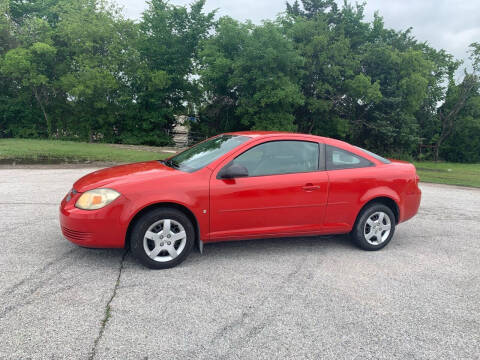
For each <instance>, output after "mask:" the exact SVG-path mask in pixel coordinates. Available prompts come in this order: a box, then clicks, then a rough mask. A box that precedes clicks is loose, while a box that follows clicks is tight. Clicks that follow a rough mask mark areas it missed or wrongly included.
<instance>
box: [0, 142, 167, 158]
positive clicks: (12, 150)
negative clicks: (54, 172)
mask: <svg viewBox="0 0 480 360" xmlns="http://www.w3.org/2000/svg"><path fill="white" fill-rule="evenodd" d="M170 155H171V154H168V153H162V152H155V151H148V150H144V149H138V150H136V149H121V148H116V147H114V146H111V145H109V144H90V143H82V142H75V141H58V140H30V139H28V140H27V139H0V163H3V164H11V163H13V162H16V163H18V164H58V163H88V162H113V163H126V162H137V161H148V160H159V159H164V158H166V157H168V156H170Z"/></svg>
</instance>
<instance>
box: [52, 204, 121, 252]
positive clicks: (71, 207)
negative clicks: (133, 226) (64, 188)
mask: <svg viewBox="0 0 480 360" xmlns="http://www.w3.org/2000/svg"><path fill="white" fill-rule="evenodd" d="M80 195H81V194H76V195H74V196H72V197H71V198H69V197H67V196H65V198H64V199H63V200H62V202H61V204H60V226H61V229H62V233H63V236H64V237H65V238H66V239H67V240H69V241H71V242H72V243H74V244H77V245H80V246H84V247H92V248H123V247H124V246H125V234H126V231H127V227H128V219H127V218H126V217H125V216H124V214H125V209H126V208H127V204H128V200H127V199H126V198H125V197H123V196H119V197H118V198H117V199H116V200H115V201H113V202H112V203H110V204H108V205H107V206H105V207H104V208H102V209H98V210H82V209H78V208H76V207H75V203H76V201H77V199H78V198H79V197H80ZM67 198H68V199H69V200H68V201H67Z"/></svg>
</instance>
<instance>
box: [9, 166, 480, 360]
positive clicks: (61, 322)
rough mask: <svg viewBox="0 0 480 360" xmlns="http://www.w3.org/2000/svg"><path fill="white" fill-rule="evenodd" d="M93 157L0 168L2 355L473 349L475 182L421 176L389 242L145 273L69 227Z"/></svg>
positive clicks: (250, 355)
mask: <svg viewBox="0 0 480 360" xmlns="http://www.w3.org/2000/svg"><path fill="white" fill-rule="evenodd" d="M90 171H93V169H71V168H70V169H60V168H53V169H47V168H45V169H43V168H38V167H37V168H36V169H0V235H1V238H0V244H1V248H0V249H1V250H0V359H169V360H170V359H255V360H260V359H479V358H480V235H479V234H480V190H479V189H469V188H461V187H453V186H442V185H431V184H422V185H421V188H422V191H423V200H422V205H421V208H420V211H419V214H418V215H417V216H416V217H415V218H414V219H412V220H410V221H408V222H406V223H404V224H400V225H399V226H398V227H397V231H396V233H395V236H394V238H393V240H392V242H391V243H390V244H389V245H388V246H387V247H386V248H385V249H383V250H382V251H378V252H366V251H361V250H358V249H357V248H355V247H354V246H352V245H351V244H350V242H349V240H348V238H347V237H345V236H335V237H310V238H307V237H303V238H295V239H268V240H253V241H243V242H242V241H239V242H230V243H219V244H213V245H206V246H205V252H204V254H203V255H200V254H199V253H197V252H195V253H192V254H191V255H190V257H189V258H188V259H187V260H186V261H185V262H184V263H182V264H181V265H180V266H179V267H177V268H173V269H169V270H162V271H152V270H148V269H146V268H144V267H142V266H141V265H140V264H139V263H138V262H137V261H136V260H135V259H134V258H132V256H131V254H130V253H125V251H123V250H92V249H84V248H80V247H78V246H75V245H73V244H71V243H69V242H68V241H67V240H65V239H63V238H62V234H61V232H60V228H59V224H58V205H59V202H60V200H61V198H62V197H63V196H64V195H65V193H66V192H67V191H68V190H69V189H70V188H71V185H72V183H73V182H74V181H75V180H76V179H77V178H79V177H80V176H82V175H84V174H85V173H87V172H90Z"/></svg>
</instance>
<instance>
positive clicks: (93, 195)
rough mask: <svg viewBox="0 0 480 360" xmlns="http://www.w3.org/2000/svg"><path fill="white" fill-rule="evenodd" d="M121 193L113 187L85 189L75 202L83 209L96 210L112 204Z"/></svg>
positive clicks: (76, 205)
mask: <svg viewBox="0 0 480 360" xmlns="http://www.w3.org/2000/svg"><path fill="white" fill-rule="evenodd" d="M119 196H120V194H119V193H118V192H116V191H115V190H112V189H94V190H89V191H85V192H84V193H83V194H82V195H81V196H80V197H79V198H78V200H77V202H76V203H75V207H77V208H79V209H83V210H96V209H101V208H103V207H104V206H107V205H108V204H110V203H111V202H112V201H113V200H115V199H116V198H117V197H119Z"/></svg>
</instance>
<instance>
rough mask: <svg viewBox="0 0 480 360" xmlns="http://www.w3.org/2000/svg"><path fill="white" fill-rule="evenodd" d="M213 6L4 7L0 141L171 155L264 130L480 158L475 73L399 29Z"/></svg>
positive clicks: (352, 8)
mask: <svg viewBox="0 0 480 360" xmlns="http://www.w3.org/2000/svg"><path fill="white" fill-rule="evenodd" d="M204 5H205V0H196V1H194V2H193V3H192V4H191V5H190V6H189V7H185V6H174V5H171V4H170V3H169V2H168V1H166V0H152V1H150V2H149V6H148V8H147V10H146V11H145V12H144V13H143V15H142V17H141V19H140V20H139V21H132V20H128V19H125V18H123V17H122V15H121V12H120V11H119V9H118V8H117V7H116V6H115V5H112V4H111V3H110V2H108V1H106V0H77V1H68V0H43V1H36V0H0V137H50V138H69V139H79V140H89V141H108V142H123V143H131V144H152V145H162V144H168V143H169V142H170V141H171V140H170V133H171V128H172V125H173V123H174V117H175V115H192V116H195V117H196V118H197V119H198V120H197V121H196V122H195V123H192V124H191V127H192V131H193V132H194V133H195V134H199V135H200V136H210V135H214V134H217V133H220V132H226V131H235V130H247V129H261V130H284V131H300V132H306V133H313V134H318V135H324V136H330V137H335V138H339V139H344V140H347V141H350V142H352V143H355V144H357V145H361V146H364V147H367V148H369V149H372V150H374V151H378V152H381V153H382V154H385V155H395V156H406V157H411V156H420V157H426V156H430V157H432V158H436V159H437V158H439V157H441V158H443V159H447V160H451V161H480V155H479V154H480V123H479V119H480V100H479V96H480V95H479V82H480V81H479V72H480V44H479V43H474V44H472V45H471V56H472V58H471V59H472V64H473V66H472V69H471V70H469V71H467V70H465V72H464V75H463V78H462V79H460V80H459V79H455V74H458V70H459V69H460V67H461V66H462V63H461V62H460V61H458V60H456V59H454V57H453V56H452V55H450V54H448V53H447V52H446V51H444V50H437V49H434V48H432V47H431V46H429V45H428V44H427V43H423V42H419V41H418V40H416V39H415V38H414V37H413V36H412V35H411V29H407V30H405V31H394V30H392V29H388V28H386V27H385V24H384V22H383V19H382V18H381V16H380V15H379V14H375V16H374V18H373V20H372V21H366V20H365V17H364V8H365V5H364V4H356V5H352V4H351V3H349V2H347V1H345V2H344V3H343V5H341V6H339V5H338V4H337V2H336V1H334V0H301V1H298V0H295V1H293V2H287V4H286V9H285V12H284V13H283V14H280V16H278V17H277V19H276V20H274V21H265V22H263V23H261V24H253V23H251V22H249V21H247V22H239V21H236V20H235V19H232V18H230V17H221V18H219V19H215V12H211V13H208V12H205V11H204Z"/></svg>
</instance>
